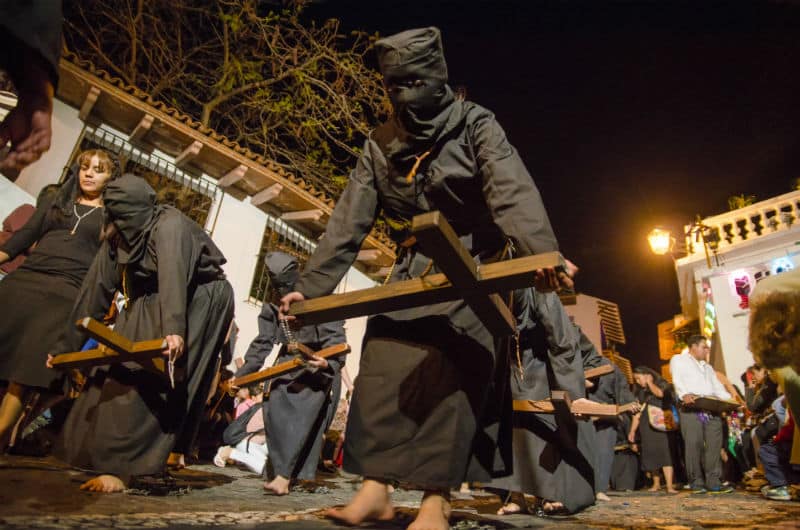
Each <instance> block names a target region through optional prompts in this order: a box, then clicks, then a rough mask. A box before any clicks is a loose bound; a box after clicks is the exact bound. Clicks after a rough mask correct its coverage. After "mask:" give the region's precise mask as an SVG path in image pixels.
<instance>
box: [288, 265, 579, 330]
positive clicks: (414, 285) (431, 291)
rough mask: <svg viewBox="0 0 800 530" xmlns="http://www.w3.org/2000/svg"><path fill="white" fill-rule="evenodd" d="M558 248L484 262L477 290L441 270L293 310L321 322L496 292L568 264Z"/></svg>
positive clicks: (306, 320) (523, 284)
mask: <svg viewBox="0 0 800 530" xmlns="http://www.w3.org/2000/svg"><path fill="white" fill-rule="evenodd" d="M564 263H565V262H564V258H563V257H562V256H561V254H559V253H558V252H546V253H544V254H536V255H534V256H526V257H524V258H517V259H513V260H508V261H501V262H497V263H488V264H486V265H482V266H481V278H482V279H481V282H480V284H479V285H477V286H476V287H475V290H474V291H462V290H460V289H456V288H455V287H454V286H453V284H452V283H450V282H449V281H448V279H447V276H445V275H444V274H441V273H437V274H429V275H427V276H425V277H424V278H412V279H410V280H403V281H400V282H394V283H390V284H388V285H381V286H378V287H370V288H368V289H359V290H357V291H350V292H348V293H341V294H333V295H329V296H321V297H319V298H312V299H310V300H304V301H302V302H295V303H294V304H292V307H291V308H290V311H289V313H290V314H291V315H294V316H296V317H298V318H302V320H303V323H304V324H321V323H323V322H330V321H333V320H345V319H348V318H353V317H359V316H364V315H373V314H375V313H380V312H386V311H397V310H400V309H408V308H410V307H417V306H422V305H428V304H434V303H438V302H449V301H452V300H458V299H460V298H463V296H464V294H469V293H471V292H473V293H483V294H485V293H492V292H499V291H507V290H511V289H519V288H524V287H530V286H532V285H533V281H534V278H535V275H536V271H537V270H538V269H547V268H551V267H559V266H563V265H564Z"/></svg>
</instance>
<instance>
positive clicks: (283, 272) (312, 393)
mask: <svg viewBox="0 0 800 530" xmlns="http://www.w3.org/2000/svg"><path fill="white" fill-rule="evenodd" d="M266 265H267V269H268V272H269V277H270V283H271V287H272V288H274V289H275V290H276V291H277V292H278V293H280V294H286V293H288V292H290V291H291V290H292V289H293V286H294V283H295V281H296V280H297V276H298V273H299V271H298V264H297V260H296V259H295V258H293V257H292V256H290V255H288V254H284V253H283V252H270V253H269V254H267V256H266ZM291 333H292V335H293V338H294V340H296V341H297V342H300V343H302V344H304V345H306V346H308V347H309V348H311V349H312V350H314V351H319V350H321V349H322V348H327V347H328V346H333V345H336V344H343V343H345V342H347V338H346V337H345V333H344V321H341V320H339V321H336V322H327V323H325V324H319V325H315V326H303V327H302V328H300V329H297V330H292V331H291ZM289 342H290V341H289V339H288V338H287V337H286V335H285V333H284V330H283V329H281V326H280V325H279V322H278V307H277V306H276V305H274V304H270V303H266V302H265V303H264V305H263V307H262V309H261V314H260V315H259V316H258V336H257V337H256V338H255V339H253V342H252V343H250V347H249V348H248V350H247V353H246V354H245V357H244V359H245V363H244V364H243V365H242V367H241V368H239V370H237V372H236V377H241V376H243V375H247V374H251V373H253V372H256V371H258V370H260V369H261V367H262V366H263V364H264V361H265V360H266V358H267V356H269V354H270V352H271V351H272V347H273V346H274V345H275V344H282V345H283V346H282V347H281V349H280V352H279V353H278V357H277V359H276V360H275V363H276V364H278V363H282V362H286V361H290V360H292V358H293V357H294V356H295V354H293V353H291V352H289V350H288V349H287V347H286V345H287V344H288V343H289ZM343 364H344V357H335V358H329V359H328V367H327V368H325V369H322V370H316V369H313V368H312V367H307V368H300V369H298V370H295V371H294V372H292V373H289V374H286V375H285V376H282V377H279V378H277V379H273V380H272V381H271V382H269V383H268V385H269V386H268V387H267V389H265V390H266V392H265V396H264V406H263V411H264V426H265V428H266V432H267V448H268V455H269V456H268V458H267V460H268V465H267V466H266V467H265V468H264V472H265V474H266V475H267V478H270V479H271V478H273V477H274V476H275V475H280V476H282V477H285V478H299V479H302V480H312V479H313V478H314V476H315V475H316V471H317V463H318V462H319V456H320V453H321V451H322V443H323V435H324V434H325V431H326V430H327V428H328V426H329V425H330V422H331V420H332V419H333V413H334V412H335V407H336V405H337V404H338V403H339V394H340V393H341V378H340V372H341V369H342V365H343Z"/></svg>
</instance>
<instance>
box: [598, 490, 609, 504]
mask: <svg viewBox="0 0 800 530" xmlns="http://www.w3.org/2000/svg"><path fill="white" fill-rule="evenodd" d="M594 498H595V499H597V500H598V501H603V502H608V501H610V500H611V498H610V497H609V496H608V495H606V494H605V493H603V492H602V491H598V492H597V493H596V494H595V496H594Z"/></svg>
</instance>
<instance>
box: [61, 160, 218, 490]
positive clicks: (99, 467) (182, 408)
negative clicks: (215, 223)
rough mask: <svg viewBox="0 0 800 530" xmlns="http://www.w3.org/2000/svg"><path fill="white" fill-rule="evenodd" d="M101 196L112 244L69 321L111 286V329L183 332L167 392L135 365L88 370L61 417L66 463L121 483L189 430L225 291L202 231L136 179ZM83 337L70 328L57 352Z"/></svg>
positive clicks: (146, 335)
mask: <svg viewBox="0 0 800 530" xmlns="http://www.w3.org/2000/svg"><path fill="white" fill-rule="evenodd" d="M103 199H104V202H105V206H106V214H107V216H108V220H109V221H112V222H113V223H114V224H115V225H116V227H117V229H118V232H119V236H120V239H121V240H122V241H121V242H120V243H118V244H110V243H109V242H108V241H106V242H104V243H103V246H102V247H101V248H100V251H99V252H98V254H97V257H96V258H95V260H94V263H93V264H92V267H91V269H90V270H89V273H88V275H87V276H86V279H85V281H84V282H83V285H82V286H81V291H80V295H79V297H78V301H77V302H76V304H75V307H74V308H73V311H72V316H71V318H70V320H71V321H72V322H74V321H75V320H77V319H79V318H82V317H85V316H91V317H93V318H100V317H101V316H102V315H103V314H104V313H105V311H106V310H107V309H108V307H109V304H110V303H111V300H112V297H113V296H114V293H115V291H117V290H120V291H122V292H123V293H124V294H125V295H126V296H127V297H128V301H127V308H125V309H123V311H122V312H121V313H120V315H119V317H118V318H117V322H116V325H115V327H114V330H115V331H116V332H117V333H119V334H121V335H123V336H124V337H127V338H128V339H131V340H134V341H140V340H149V339H155V338H159V337H165V336H167V335H180V336H181V337H183V339H184V353H183V355H182V356H181V357H179V358H178V360H177V362H176V374H179V375H178V376H176V381H175V388H174V389H173V388H171V386H170V383H169V380H168V379H166V378H163V377H161V376H159V375H156V374H153V373H151V372H148V371H145V370H144V369H142V368H141V367H140V366H139V365H138V364H135V363H124V364H114V365H111V366H109V367H101V368H97V369H95V370H94V371H93V373H92V374H91V375H90V377H89V378H88V381H87V383H86V386H85V388H84V391H83V393H82V394H81V395H80V397H79V398H78V399H77V401H76V402H75V405H74V407H73V408H72V411H71V412H70V415H69V416H68V417H67V421H66V424H65V426H64V430H63V432H62V440H61V443H60V444H59V447H58V451H57V454H58V455H59V456H60V457H61V458H63V459H64V460H66V461H67V462H68V463H70V464H72V465H74V466H76V467H80V468H84V469H89V470H93V471H97V472H99V473H109V474H114V475H117V476H120V477H122V478H123V480H126V479H127V478H129V477H131V476H138V475H150V474H155V473H159V472H160V471H162V470H163V469H164V466H165V463H166V460H167V456H168V454H169V452H170V451H171V450H172V449H173V447H174V445H175V442H176V439H177V436H178V435H180V434H185V433H187V432H190V433H191V432H194V431H195V429H196V426H195V425H187V424H186V423H187V422H186V418H187V416H191V417H193V418H195V419H199V417H198V416H197V415H196V414H194V412H195V411H196V409H197V407H198V406H199V405H198V400H199V401H200V402H204V401H205V399H206V397H207V396H208V393H209V389H210V386H211V384H212V381H213V377H214V368H215V367H216V357H217V356H218V355H219V353H220V350H221V348H222V345H223V342H224V340H225V334H226V332H227V330H228V326H229V325H230V321H231V319H232V318H233V289H232V288H231V286H230V284H229V283H228V281H227V280H225V275H224V274H223V272H222V264H223V263H225V258H224V257H223V256H222V254H221V253H220V251H219V249H217V247H216V245H214V242H213V241H211V238H209V237H208V235H207V234H206V233H205V232H204V231H203V229H202V228H200V227H199V226H198V225H197V224H195V223H194V222H193V221H191V220H190V219H189V218H188V217H186V216H184V215H183V214H182V213H181V212H179V211H178V210H176V209H174V208H172V207H169V206H157V205H156V203H155V191H153V189H152V188H151V187H150V186H149V185H148V184H147V183H146V182H145V181H144V179H142V178H139V177H137V176H134V175H123V176H122V177H120V178H119V179H117V180H115V181H113V182H112V183H110V184H109V185H108V187H107V188H106V190H105V192H104V194H103ZM123 278H124V280H123ZM83 340H84V338H83V337H82V336H81V335H80V334H79V333H78V332H77V331H76V332H73V333H71V334H69V335H68V336H67V337H66V338H65V339H64V340H63V341H61V343H60V345H59V349H58V350H57V351H59V352H66V351H72V350H75V349H76V348H78V347H79V346H80V344H81V342H82V341H83ZM181 373H182V374H183V375H180V374H181ZM201 404H202V403H201Z"/></svg>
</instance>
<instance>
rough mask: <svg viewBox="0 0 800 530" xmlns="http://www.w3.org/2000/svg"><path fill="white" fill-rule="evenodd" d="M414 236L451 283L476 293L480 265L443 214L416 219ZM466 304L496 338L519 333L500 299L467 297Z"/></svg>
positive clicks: (493, 297)
mask: <svg viewBox="0 0 800 530" xmlns="http://www.w3.org/2000/svg"><path fill="white" fill-rule="evenodd" d="M411 232H412V233H413V234H414V237H415V238H416V239H417V243H418V244H419V247H420V249H421V250H422V252H423V253H424V254H425V255H426V256H429V257H430V258H431V259H433V262H434V263H435V264H436V267H437V268H438V269H439V270H441V271H442V272H444V274H445V275H446V276H447V279H448V280H450V283H452V284H453V285H454V286H455V287H456V288H457V289H459V290H461V291H471V290H474V289H475V286H476V285H477V284H478V282H479V281H480V279H481V275H480V274H479V272H478V265H477V264H476V263H475V260H474V259H473V257H472V256H471V255H470V253H469V252H468V251H467V249H466V248H465V247H464V245H462V244H461V241H460V240H459V239H458V236H457V235H456V233H455V231H454V230H453V227H452V226H450V223H448V222H447V219H445V218H444V216H443V215H442V214H441V213H440V212H438V211H437V212H428V213H426V214H423V215H418V216H416V217H414V219H413V221H412V224H411ZM464 301H465V302H466V303H467V305H469V306H470V308H472V310H473V311H474V312H475V314H476V315H477V317H478V318H479V319H480V320H481V322H483V324H484V325H485V326H486V327H487V328H488V329H489V331H490V332H492V334H493V335H495V336H497V337H502V336H507V335H513V334H514V333H515V331H516V329H517V328H516V321H515V319H514V315H512V314H511V311H509V309H508V306H507V305H506V304H505V302H504V301H503V299H502V298H501V297H500V296H499V295H497V294H494V293H493V294H490V295H488V296H487V295H485V294H474V295H466V296H465V297H464Z"/></svg>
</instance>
